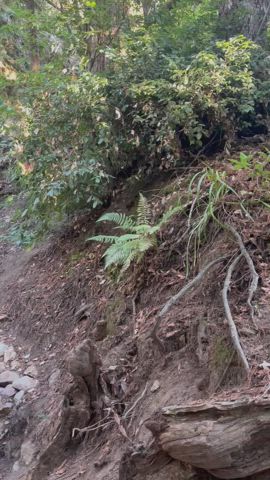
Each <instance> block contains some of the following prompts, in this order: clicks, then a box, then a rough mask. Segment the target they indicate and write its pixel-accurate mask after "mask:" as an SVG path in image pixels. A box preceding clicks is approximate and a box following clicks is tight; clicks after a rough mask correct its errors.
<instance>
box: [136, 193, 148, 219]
mask: <svg viewBox="0 0 270 480" xmlns="http://www.w3.org/2000/svg"><path fill="white" fill-rule="evenodd" d="M150 219H151V210H150V205H149V203H148V201H147V199H146V198H145V197H144V196H143V194H142V193H140V197H139V202H138V207H137V225H149V224H150Z"/></svg>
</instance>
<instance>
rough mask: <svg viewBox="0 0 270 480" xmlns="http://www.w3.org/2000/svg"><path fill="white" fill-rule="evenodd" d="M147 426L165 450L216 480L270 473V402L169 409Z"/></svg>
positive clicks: (247, 401) (211, 404)
mask: <svg viewBox="0 0 270 480" xmlns="http://www.w3.org/2000/svg"><path fill="white" fill-rule="evenodd" d="M146 426H147V428H149V430H151V432H152V433H153V435H154V437H155V439H156V441H157V443H158V444H159V445H160V447H161V449H162V451H163V452H166V453H167V454H168V455H169V456H170V457H172V458H174V459H176V460H180V461H181V462H184V463H187V464H189V465H191V466H193V467H195V468H200V469H203V470H205V471H207V472H209V473H210V474H211V475H214V477H216V478H221V479H240V478H252V479H253V478H266V477H264V475H265V474H263V476H262V477H261V472H265V471H267V470H268V469H270V399H267V400H266V399H257V400H256V399H253V400H251V399H243V400H237V401H233V402H230V401H227V402H208V403H207V402H206V403H200V404H191V405H186V406H171V407H166V408H164V409H163V410H162V412H161V413H160V414H158V415H157V416H156V417H155V418H153V419H152V420H151V421H148V422H147V424H146ZM258 474H259V476H258ZM267 478H270V475H269V476H268V477H267Z"/></svg>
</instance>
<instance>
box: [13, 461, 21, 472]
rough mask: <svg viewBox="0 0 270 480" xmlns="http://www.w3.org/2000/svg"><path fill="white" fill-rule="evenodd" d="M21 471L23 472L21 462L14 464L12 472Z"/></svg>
mask: <svg viewBox="0 0 270 480" xmlns="http://www.w3.org/2000/svg"><path fill="white" fill-rule="evenodd" d="M20 470H21V465H20V462H19V460H17V461H16V462H15V463H14V464H13V467H12V471H13V472H19V471H20Z"/></svg>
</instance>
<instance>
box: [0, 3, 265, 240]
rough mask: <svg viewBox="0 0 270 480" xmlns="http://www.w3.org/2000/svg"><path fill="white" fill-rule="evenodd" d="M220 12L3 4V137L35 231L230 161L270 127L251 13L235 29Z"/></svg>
mask: <svg viewBox="0 0 270 480" xmlns="http://www.w3.org/2000/svg"><path fill="white" fill-rule="evenodd" d="M54 4H55V5H56V7H54ZM221 4H222V2H220V0H201V1H197V0H194V1H190V0H181V1H180V0H176V1H173V2H170V1H169V0H152V1H151V2H149V9H147V8H146V3H145V2H144V3H143V2H142V1H141V0H123V1H121V2H115V0H100V1H99V2H94V1H86V0H78V1H77V2H70V1H69V0H63V1H62V2H61V5H60V4H59V5H58V3H57V2H45V1H44V0H40V1H38V2H34V3H33V2H26V3H25V2H22V1H20V0H11V1H10V2H9V5H8V6H5V5H2V4H0V41H1V42H2V44H3V50H2V53H1V59H0V61H1V65H0V95H1V100H0V117H1V120H2V126H1V133H5V134H7V132H8V133H9V134H12V135H13V137H14V140H15V142H14V144H15V147H16V149H15V151H14V157H15V158H16V159H17V160H18V163H17V165H16V166H15V167H14V168H13V171H12V175H13V177H15V178H16V179H17V180H18V182H19V184H20V186H21V188H22V189H23V190H24V191H25V194H26V197H27V204H26V208H25V210H24V211H23V212H22V219H23V222H25V224H26V226H27V227H28V228H30V230H32V232H35V234H37V235H38V234H39V233H40V232H42V231H46V230H48V229H50V228H52V226H54V225H55V224H56V223H57V222H60V221H62V220H63V219H64V218H66V217H67V216H69V215H72V214H74V212H78V211H82V210H91V209H93V208H95V207H96V206H98V205H100V204H101V203H102V202H103V200H104V199H105V198H107V197H108V195H110V193H111V191H112V188H113V185H114V182H115V180H114V179H116V180H117V177H118V176H119V175H122V176H123V175H127V174H128V172H130V171H133V172H134V170H136V169H140V170H141V171H142V172H147V173H152V172H154V171H156V170H161V169H170V168H172V167H175V165H181V163H182V161H183V157H184V156H185V157H186V156H187V154H190V153H191V154H198V153H206V152H207V151H209V152H212V151H214V150H215V149H218V148H226V149H227V150H228V151H229V150H230V143H231V140H232V139H233V138H234V137H235V136H236V135H238V134H241V132H242V131H243V130H245V129H248V128H250V129H252V128H253V127H254V126H258V125H259V126H264V125H265V124H266V119H267V117H268V114H269V98H270V82H269V72H270V60H269V58H268V55H267V53H266V52H265V51H264V50H263V49H262V48H261V47H259V46H258V45H257V44H255V43H253V42H251V41H250V40H248V39H247V38H246V37H244V36H243V35H242V34H241V31H242V30H241V19H242V18H243V16H244V15H245V12H244V11H240V10H237V16H235V18H234V19H235V22H231V24H230V22H228V17H226V18H223V17H221V16H220V15H219V8H220V6H221ZM143 5H144V9H143ZM239 19H240V20H239ZM236 20H237V21H236ZM229 27H230V28H229ZM228 28H229V30H228ZM228 31H229V33H230V35H231V38H230V39H228V38H229V37H228ZM224 38H226V40H224ZM113 177H114V178H113ZM145 208H146V205H144V210H143V212H144V213H142V214H143V215H146V216H145V217H144V218H143V217H140V218H139V219H138V221H139V224H140V225H147V224H148V223H147V219H148V215H149V212H148V213H147V212H146V210H145ZM33 219H34V220H33ZM118 220H119V219H118ZM196 231H200V227H197V230H196ZM132 234H138V232H137V233H136V232H135V233H134V232H132ZM133 240H134V241H135V240H138V239H133Z"/></svg>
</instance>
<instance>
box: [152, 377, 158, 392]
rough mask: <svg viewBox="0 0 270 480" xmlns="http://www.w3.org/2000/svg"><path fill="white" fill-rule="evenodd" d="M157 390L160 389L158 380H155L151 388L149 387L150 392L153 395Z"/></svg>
mask: <svg viewBox="0 0 270 480" xmlns="http://www.w3.org/2000/svg"><path fill="white" fill-rule="evenodd" d="M159 389H160V383H159V381H158V380H155V381H154V383H153V385H152V387H151V392H152V393H154V392H156V391H157V390H159Z"/></svg>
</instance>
